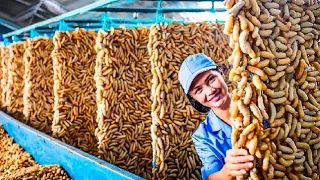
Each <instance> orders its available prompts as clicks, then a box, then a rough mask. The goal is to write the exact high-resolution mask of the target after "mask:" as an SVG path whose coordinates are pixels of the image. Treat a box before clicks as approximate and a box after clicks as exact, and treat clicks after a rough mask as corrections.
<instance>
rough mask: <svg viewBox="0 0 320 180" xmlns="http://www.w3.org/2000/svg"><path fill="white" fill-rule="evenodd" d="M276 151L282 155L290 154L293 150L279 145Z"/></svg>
mask: <svg viewBox="0 0 320 180" xmlns="http://www.w3.org/2000/svg"><path fill="white" fill-rule="evenodd" d="M278 150H280V151H281V152H283V153H287V154H292V153H293V150H292V149H291V148H290V147H287V146H283V145H279V146H278Z"/></svg>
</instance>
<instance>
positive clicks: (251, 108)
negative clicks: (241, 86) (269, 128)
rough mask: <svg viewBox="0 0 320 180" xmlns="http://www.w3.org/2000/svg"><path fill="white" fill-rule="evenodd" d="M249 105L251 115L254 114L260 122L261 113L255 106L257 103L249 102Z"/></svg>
mask: <svg viewBox="0 0 320 180" xmlns="http://www.w3.org/2000/svg"><path fill="white" fill-rule="evenodd" d="M249 107H250V110H251V112H252V113H253V115H254V116H255V117H256V118H258V120H259V121H260V122H262V115H261V113H260V110H259V108H258V107H257V105H256V104H255V103H253V102H251V103H250V105H249Z"/></svg>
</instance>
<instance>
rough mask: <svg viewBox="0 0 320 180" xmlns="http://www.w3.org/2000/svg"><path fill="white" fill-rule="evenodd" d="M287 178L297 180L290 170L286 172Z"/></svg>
mask: <svg viewBox="0 0 320 180" xmlns="http://www.w3.org/2000/svg"><path fill="white" fill-rule="evenodd" d="M288 178H289V179H290V180H299V177H298V176H296V175H294V174H293V173H291V172H290V173H289V174H288Z"/></svg>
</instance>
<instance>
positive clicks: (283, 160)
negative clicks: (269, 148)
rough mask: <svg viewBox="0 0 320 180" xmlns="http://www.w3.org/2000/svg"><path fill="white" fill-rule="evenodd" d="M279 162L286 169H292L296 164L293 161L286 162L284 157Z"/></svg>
mask: <svg viewBox="0 0 320 180" xmlns="http://www.w3.org/2000/svg"><path fill="white" fill-rule="evenodd" d="M279 162H280V163H281V164H282V165H284V166H285V167H290V166H291V165H292V164H293V163H294V161H293V160H285V159H284V158H283V157H281V158H280V159H279Z"/></svg>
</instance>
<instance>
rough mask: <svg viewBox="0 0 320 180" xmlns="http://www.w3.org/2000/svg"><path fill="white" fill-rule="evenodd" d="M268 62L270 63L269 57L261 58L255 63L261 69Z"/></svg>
mask: <svg viewBox="0 0 320 180" xmlns="http://www.w3.org/2000/svg"><path fill="white" fill-rule="evenodd" d="M269 63H270V60H269V59H265V60H262V61H260V62H259V63H258V64H257V68H260V69H262V68H264V67H267V66H268V65H269Z"/></svg>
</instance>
